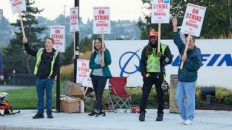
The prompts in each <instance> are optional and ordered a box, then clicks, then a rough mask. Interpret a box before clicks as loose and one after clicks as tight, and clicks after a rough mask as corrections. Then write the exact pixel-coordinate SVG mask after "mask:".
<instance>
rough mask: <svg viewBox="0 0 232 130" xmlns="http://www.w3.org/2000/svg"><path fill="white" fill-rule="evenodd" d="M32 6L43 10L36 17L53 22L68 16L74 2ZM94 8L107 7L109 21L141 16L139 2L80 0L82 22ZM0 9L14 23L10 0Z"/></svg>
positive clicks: (1, 1)
mask: <svg viewBox="0 0 232 130" xmlns="http://www.w3.org/2000/svg"><path fill="white" fill-rule="evenodd" d="M34 6H36V7H38V8H39V9H44V11H43V12H42V13H41V14H39V15H37V16H43V17H45V18H48V19H50V20H53V19H55V18H56V17H57V16H58V15H60V14H65V16H67V15H69V10H70V8H71V7H74V0H35V4H34ZM95 6H109V7H110V19H111V20H138V19H139V17H140V16H142V2H141V0H80V17H81V18H82V19H83V21H84V22H86V21H87V19H92V17H93V7H95ZM0 9H3V15H4V17H6V18H7V19H8V20H9V21H10V22H15V21H16V19H17V17H18V15H17V14H15V15H14V14H12V10H11V6H10V0H0Z"/></svg>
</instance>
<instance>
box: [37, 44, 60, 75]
mask: <svg viewBox="0 0 232 130" xmlns="http://www.w3.org/2000/svg"><path fill="white" fill-rule="evenodd" d="M43 51H44V48H40V49H39V51H38V52H37V54H36V64H35V69H34V74H35V75H36V74H37V73H38V68H39V64H40V62H41V56H42V54H43ZM57 55H58V52H57V51H56V52H55V54H54V55H53V58H52V62H51V68H50V74H49V76H51V75H52V73H53V68H54V64H55V61H56V57H57Z"/></svg>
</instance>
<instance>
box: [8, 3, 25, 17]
mask: <svg viewBox="0 0 232 130" xmlns="http://www.w3.org/2000/svg"><path fill="white" fill-rule="evenodd" d="M10 3H11V9H12V12H13V14H15V13H18V12H21V11H26V2H25V0H10Z"/></svg>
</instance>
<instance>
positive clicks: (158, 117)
mask: <svg viewBox="0 0 232 130" xmlns="http://www.w3.org/2000/svg"><path fill="white" fill-rule="evenodd" d="M163 116H164V114H158V115H157V117H156V121H163Z"/></svg>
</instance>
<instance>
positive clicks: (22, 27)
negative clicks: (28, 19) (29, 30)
mask: <svg viewBox="0 0 232 130" xmlns="http://www.w3.org/2000/svg"><path fill="white" fill-rule="evenodd" d="M19 17H20V24H21V29H22V33H23V38H25V37H26V34H25V30H24V26H23V19H22V15H21V12H19Z"/></svg>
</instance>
